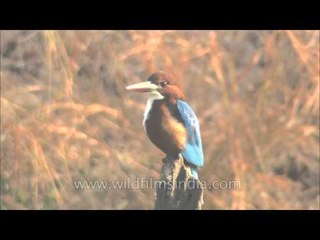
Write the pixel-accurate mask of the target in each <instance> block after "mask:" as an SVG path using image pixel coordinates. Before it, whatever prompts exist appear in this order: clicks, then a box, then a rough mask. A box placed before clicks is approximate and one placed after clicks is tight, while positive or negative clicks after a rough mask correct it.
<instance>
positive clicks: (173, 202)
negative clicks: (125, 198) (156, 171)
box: [155, 154, 203, 210]
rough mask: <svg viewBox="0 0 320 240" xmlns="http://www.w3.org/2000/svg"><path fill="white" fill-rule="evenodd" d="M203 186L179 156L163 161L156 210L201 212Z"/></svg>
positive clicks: (157, 187) (157, 190)
mask: <svg viewBox="0 0 320 240" xmlns="http://www.w3.org/2000/svg"><path fill="white" fill-rule="evenodd" d="M202 204H203V186H202V184H201V182H200V181H199V180H198V179H195V178H194V177H193V176H192V174H191V169H190V167H189V166H188V165H186V164H185V163H184V160H183V157H182V156H181V155H180V154H179V157H178V158H177V159H169V158H167V157H166V158H164V159H163V166H162V169H161V176H160V180H159V182H158V183H157V185H156V200H155V209H156V210H182V209H184V210H200V209H201V206H202Z"/></svg>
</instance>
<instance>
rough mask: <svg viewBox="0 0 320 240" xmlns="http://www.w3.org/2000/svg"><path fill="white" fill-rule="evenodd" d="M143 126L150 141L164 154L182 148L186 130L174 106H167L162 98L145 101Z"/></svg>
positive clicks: (172, 153) (172, 152) (176, 152)
mask: <svg viewBox="0 0 320 240" xmlns="http://www.w3.org/2000/svg"><path fill="white" fill-rule="evenodd" d="M144 127H145V130H146V133H147V135H148V137H149V138H150V140H151V142H152V143H154V144H155V145H156V146H157V147H158V148H160V149H161V150H162V151H163V152H165V153H166V154H169V155H170V154H171V155H176V154H178V153H180V152H181V151H182V150H183V149H184V146H185V143H186V141H187V131H186V129H185V127H184V125H183V124H182V122H181V121H180V120H179V116H178V115H177V111H176V106H169V105H168V103H166V102H165V101H164V100H155V101H152V102H149V105H148V103H147V106H146V111H145V116H144Z"/></svg>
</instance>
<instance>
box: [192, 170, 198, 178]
mask: <svg viewBox="0 0 320 240" xmlns="http://www.w3.org/2000/svg"><path fill="white" fill-rule="evenodd" d="M191 174H192V176H193V177H194V178H195V179H199V177H198V172H197V169H196V168H194V167H191Z"/></svg>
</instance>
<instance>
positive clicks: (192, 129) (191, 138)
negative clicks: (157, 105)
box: [177, 100, 204, 167]
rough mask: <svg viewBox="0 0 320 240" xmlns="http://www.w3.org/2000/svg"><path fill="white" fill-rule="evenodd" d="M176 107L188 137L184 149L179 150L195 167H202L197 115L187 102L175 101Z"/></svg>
mask: <svg viewBox="0 0 320 240" xmlns="http://www.w3.org/2000/svg"><path fill="white" fill-rule="evenodd" d="M177 107H178V111H179V114H180V116H181V119H182V121H183V123H184V126H185V128H186V129H187V132H188V138H187V142H186V145H185V148H184V150H183V151H182V152H181V154H182V156H183V157H184V159H185V160H186V161H187V162H189V163H192V164H193V165H195V166H197V167H202V166H203V162H204V157H203V151H202V143H201V134H200V126H199V122H198V119H197V116H196V115H195V113H194V112H193V110H192V109H191V107H190V106H189V104H188V103H186V102H185V101H183V100H178V101H177Z"/></svg>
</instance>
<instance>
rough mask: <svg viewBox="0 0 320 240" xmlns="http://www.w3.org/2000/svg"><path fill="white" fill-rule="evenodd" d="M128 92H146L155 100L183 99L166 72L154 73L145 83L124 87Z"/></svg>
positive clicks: (180, 91)
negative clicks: (155, 98) (154, 97)
mask: <svg viewBox="0 0 320 240" xmlns="http://www.w3.org/2000/svg"><path fill="white" fill-rule="evenodd" d="M126 89H127V90H129V91H135V92H148V93H150V94H151V95H154V96H157V98H159V99H161V98H174V99H184V94H183V92H182V90H181V89H180V87H179V85H178V83H177V82H176V81H175V80H174V78H173V76H172V75H171V74H169V73H166V72H162V71H159V72H155V73H153V74H151V76H150V77H149V78H148V80H147V81H145V82H140V83H136V84H132V85H130V86H127V87H126Z"/></svg>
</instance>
